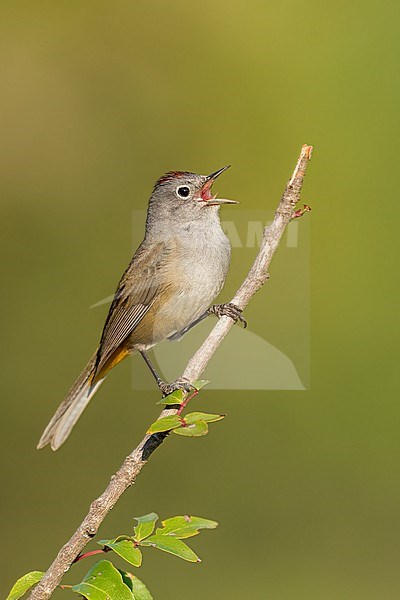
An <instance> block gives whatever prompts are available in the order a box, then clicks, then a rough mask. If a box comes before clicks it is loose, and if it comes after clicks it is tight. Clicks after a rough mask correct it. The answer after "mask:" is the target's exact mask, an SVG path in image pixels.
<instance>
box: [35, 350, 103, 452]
mask: <svg viewBox="0 0 400 600" xmlns="http://www.w3.org/2000/svg"><path fill="white" fill-rule="evenodd" d="M96 355H97V351H96V352H95V353H94V355H93V356H92V358H91V359H90V361H89V362H88V364H87V365H86V367H85V369H84V370H83V371H82V373H81V374H80V375H79V377H78V379H77V380H76V381H75V383H74V385H73V386H72V388H71V389H70V391H69V393H68V395H67V397H66V398H65V400H63V402H61V404H60V406H59V407H58V409H57V411H56V413H55V415H54V416H53V418H52V419H51V421H50V423H49V424H48V425H47V427H46V429H45V430H44V432H43V435H42V437H41V438H40V440H39V443H38V446H37V447H38V449H40V448H43V447H44V446H46V445H47V444H50V446H51V449H52V450H58V448H59V447H60V446H61V445H62V444H63V443H64V442H65V440H66V439H67V437H68V436H69V434H70V433H71V431H72V428H73V427H74V425H75V423H76V422H77V420H78V419H79V417H80V416H81V414H82V413H83V411H84V410H85V408H86V406H87V405H88V404H89V402H90V400H91V399H92V398H93V396H94V395H95V393H96V392H97V390H98V389H99V387H100V385H101V384H102V382H103V381H104V377H103V378H102V379H98V380H97V381H96V383H94V385H92V384H91V381H92V374H93V372H94V369H95V365H96Z"/></svg>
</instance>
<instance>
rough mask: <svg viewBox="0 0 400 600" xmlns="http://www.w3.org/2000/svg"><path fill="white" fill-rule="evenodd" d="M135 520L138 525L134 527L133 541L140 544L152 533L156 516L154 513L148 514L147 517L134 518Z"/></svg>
mask: <svg viewBox="0 0 400 600" xmlns="http://www.w3.org/2000/svg"><path fill="white" fill-rule="evenodd" d="M135 519H136V521H137V522H138V525H137V526H136V527H135V539H136V541H137V542H140V541H141V540H144V538H147V537H148V536H149V535H151V534H152V533H153V531H154V528H155V526H156V521H157V519H158V515H157V514H156V513H149V514H148V515H143V517H135Z"/></svg>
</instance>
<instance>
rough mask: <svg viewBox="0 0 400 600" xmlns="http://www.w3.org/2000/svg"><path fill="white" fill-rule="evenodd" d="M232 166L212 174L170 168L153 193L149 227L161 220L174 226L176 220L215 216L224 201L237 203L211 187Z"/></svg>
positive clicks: (148, 219) (179, 221)
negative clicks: (213, 190) (223, 196)
mask: <svg viewBox="0 0 400 600" xmlns="http://www.w3.org/2000/svg"><path fill="white" fill-rule="evenodd" d="M229 166H230V165H228V166H226V167H222V169H219V170H218V171H215V172H214V173H211V175H197V174H196V173H189V172H187V171H170V172H169V173H166V174H165V175H163V176H162V177H160V179H159V180H158V181H157V182H156V184H155V186H154V190H153V193H152V195H151V197H150V201H149V208H148V213H147V223H146V228H147V229H149V228H151V226H153V225H156V223H160V222H164V223H165V222H167V223H169V224H171V226H173V224H174V223H180V224H182V223H190V222H192V221H196V220H198V219H208V218H210V217H211V216H213V218H215V216H216V213H217V212H218V210H219V207H220V206H221V205H222V204H237V202H236V201H235V200H227V199H224V198H222V199H221V198H217V197H216V195H213V193H212V191H211V188H212V185H213V183H214V181H215V180H216V179H217V177H219V176H220V175H221V173H223V172H224V171H226V169H228V168H229Z"/></svg>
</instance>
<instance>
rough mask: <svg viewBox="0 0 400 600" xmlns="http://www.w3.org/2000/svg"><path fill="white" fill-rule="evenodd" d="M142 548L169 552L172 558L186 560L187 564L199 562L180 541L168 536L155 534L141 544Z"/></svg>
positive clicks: (190, 550)
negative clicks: (150, 547) (151, 547)
mask: <svg viewBox="0 0 400 600" xmlns="http://www.w3.org/2000/svg"><path fill="white" fill-rule="evenodd" d="M141 545H142V546H154V548H158V549H159V550H162V551H163V552H169V554H173V555H174V556H178V557H179V558H183V560H188V561H189V562H200V558H199V557H198V556H197V555H196V554H195V553H194V552H193V550H192V549H191V548H189V546H187V545H186V544H185V543H184V542H182V541H181V540H179V539H177V538H174V537H172V536H170V535H162V534H160V533H156V534H155V535H152V536H151V537H149V538H147V539H146V540H143V542H141Z"/></svg>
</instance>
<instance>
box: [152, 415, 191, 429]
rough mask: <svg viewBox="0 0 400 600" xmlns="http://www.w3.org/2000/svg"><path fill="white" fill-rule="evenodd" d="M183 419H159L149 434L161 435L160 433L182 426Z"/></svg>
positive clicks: (170, 417) (175, 417)
mask: <svg viewBox="0 0 400 600" xmlns="http://www.w3.org/2000/svg"><path fill="white" fill-rule="evenodd" d="M181 424H182V423H181V419H180V417H178V415H171V416H169V417H163V418H162V419H158V420H157V421H155V422H154V423H153V424H152V425H150V428H149V429H148V431H147V433H159V432H160V431H170V430H171V429H175V428H176V427H180V426H181Z"/></svg>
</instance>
